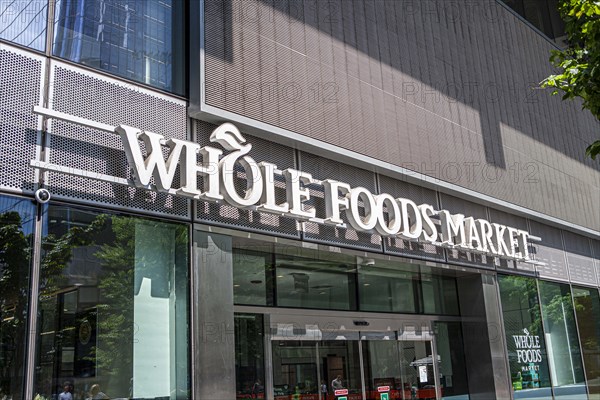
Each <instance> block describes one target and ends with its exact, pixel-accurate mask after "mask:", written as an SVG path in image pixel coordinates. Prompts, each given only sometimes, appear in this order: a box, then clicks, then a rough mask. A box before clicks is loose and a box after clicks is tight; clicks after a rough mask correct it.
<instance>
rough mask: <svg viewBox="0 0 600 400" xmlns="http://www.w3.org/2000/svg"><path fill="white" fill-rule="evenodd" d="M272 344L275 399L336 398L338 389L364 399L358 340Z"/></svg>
mask: <svg viewBox="0 0 600 400" xmlns="http://www.w3.org/2000/svg"><path fill="white" fill-rule="evenodd" d="M271 343H272V352H273V396H274V398H275V400H329V399H332V400H333V399H335V398H336V396H335V391H336V390H339V391H341V392H345V393H347V398H348V399H349V400H350V399H352V400H359V399H362V398H363V397H362V379H361V369H360V350H359V342H358V341H356V340H332V341H282V340H273V341H272V342H271ZM341 392H340V393H341Z"/></svg>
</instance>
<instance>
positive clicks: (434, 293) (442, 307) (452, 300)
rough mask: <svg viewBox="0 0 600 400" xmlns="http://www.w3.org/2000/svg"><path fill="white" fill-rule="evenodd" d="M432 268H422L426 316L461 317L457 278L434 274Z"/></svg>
mask: <svg viewBox="0 0 600 400" xmlns="http://www.w3.org/2000/svg"><path fill="white" fill-rule="evenodd" d="M432 271H433V269H432V268H431V267H426V266H421V287H422V290H423V311H424V312H425V314H442V315H459V313H460V310H459V306H458V291H457V288H456V278H455V277H453V276H446V275H437V274H432Z"/></svg>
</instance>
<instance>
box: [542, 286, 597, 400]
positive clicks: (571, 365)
mask: <svg viewBox="0 0 600 400" xmlns="http://www.w3.org/2000/svg"><path fill="white" fill-rule="evenodd" d="M539 290H540V302H541V305H542V318H543V320H544V332H545V339H546V344H547V347H548V364H549V365H550V376H551V380H552V386H553V387H554V397H555V398H564V399H573V400H576V399H587V395H586V388H585V379H584V376H583V366H582V362H581V351H580V349H579V339H578V336H577V327H576V325H575V315H574V314H573V301H572V299H571V289H570V287H569V285H563V284H560V283H554V282H547V281H539Z"/></svg>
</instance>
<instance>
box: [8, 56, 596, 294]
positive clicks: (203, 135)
mask: <svg viewBox="0 0 600 400" xmlns="http://www.w3.org/2000/svg"><path fill="white" fill-rule="evenodd" d="M0 60H1V61H2V63H0V70H1V71H2V74H0V84H1V87H2V90H3V93H4V94H5V95H4V96H2V98H1V99H0V102H1V105H2V106H1V109H0V111H1V115H0V118H1V119H0V121H1V123H2V125H1V129H2V135H1V136H0V146H1V148H2V152H1V153H0V169H1V171H2V178H1V179H2V181H1V182H0V187H1V188H2V189H3V190H5V191H24V192H32V191H33V190H34V189H35V188H36V186H35V170H34V169H33V168H32V167H30V166H29V162H30V160H32V159H36V157H38V154H37V152H38V147H39V146H40V144H41V143H40V142H39V140H40V139H39V137H40V134H39V132H40V129H41V118H38V117H37V116H35V115H34V114H32V112H31V109H32V107H33V106H34V105H39V104H43V103H42V89H43V83H42V82H43V79H42V77H43V76H44V70H43V67H44V65H45V64H44V58H43V57H41V56H37V55H32V54H30V53H27V52H23V51H21V50H18V49H14V48H11V47H10V46H5V45H2V46H1V47H0ZM49 68H50V84H49V87H48V90H49V95H50V97H49V99H48V100H49V107H50V108H52V109H54V110H56V111H61V112H65V113H68V114H72V115H75V116H78V117H83V118H87V119H91V120H95V121H98V122H102V123H106V124H111V125H117V124H128V125H131V126H135V127H138V128H140V129H143V130H150V131H153V132H157V133H160V134H163V135H165V136H166V137H167V138H168V137H177V138H180V139H189V137H188V136H192V137H193V138H195V140H196V141H197V142H198V143H200V144H201V145H207V144H209V140H208V139H209V136H210V134H211V132H212V131H213V129H214V128H215V127H216V126H215V125H213V124H210V123H207V122H203V121H198V120H192V125H191V126H192V135H188V134H187V133H186V132H187V116H186V108H185V103H184V102H183V101H181V100H177V99H171V98H169V97H166V96H164V95H161V94H157V93H154V92H151V91H149V90H146V89H141V88H139V87H137V86H135V85H131V84H127V83H124V82H121V81H118V80H114V79H110V78H107V77H105V76H102V75H100V74H96V73H92V72H89V71H87V70H84V69H81V68H78V67H74V66H71V65H67V64H65V63H61V62H55V61H53V62H52V63H51V65H50V67H49ZM247 138H248V140H249V141H250V143H252V145H253V150H252V152H251V153H250V156H252V157H253V158H254V159H255V160H256V161H257V162H260V161H269V162H271V163H274V164H276V165H277V166H278V168H279V169H281V170H284V169H286V168H295V169H299V170H302V171H305V172H309V173H311V174H312V175H313V177H314V178H315V179H320V180H322V179H328V178H329V179H335V180H339V181H342V182H347V183H348V184H350V185H351V186H352V187H359V186H362V187H365V188H367V189H368V190H370V191H371V192H372V193H373V194H378V193H389V194H391V195H393V196H395V197H405V198H409V199H412V200H413V201H415V202H416V203H417V204H422V203H428V204H431V205H433V206H434V207H436V208H444V209H448V210H450V211H451V212H453V213H459V212H460V213H463V214H465V215H470V216H474V217H476V218H486V219H488V220H489V221H490V222H497V223H502V224H507V225H510V226H513V227H516V228H519V229H527V230H529V231H530V232H531V234H532V235H535V236H539V237H541V238H542V242H541V243H536V244H533V245H531V246H530V252H531V254H532V255H533V257H534V258H535V259H536V260H538V261H541V262H544V263H546V265H542V266H537V267H533V266H531V265H530V264H523V263H515V262H507V261H502V260H500V261H497V262H496V265H494V264H493V263H492V262H491V261H490V260H486V262H483V260H484V259H488V258H489V257H484V256H479V255H472V254H467V253H462V252H458V251H455V250H451V251H448V262H450V263H454V264H460V265H464V266H468V267H476V268H481V267H483V268H496V269H497V270H499V271H506V272H511V273H517V274H530V275H531V274H536V275H538V276H540V277H545V278H551V279H554V280H561V281H569V280H570V281H571V282H573V283H576V284H580V285H587V286H595V285H597V284H598V282H600V242H599V241H598V240H590V239H589V238H587V237H583V236H579V235H576V234H573V233H570V232H567V231H564V230H560V229H558V228H555V227H550V226H548V225H545V224H542V223H539V222H535V221H532V220H526V219H525V218H524V217H518V216H515V215H511V214H509V213H507V212H503V211H498V210H494V209H488V208H486V207H485V206H483V205H480V204H475V203H472V202H468V201H465V200H463V199H459V198H456V197H452V196H448V195H446V194H440V193H436V192H435V191H433V190H430V189H426V188H422V187H419V186H415V185H413V184H409V183H407V182H404V181H400V180H395V179H392V178H389V177H387V176H381V175H377V174H375V173H373V172H370V171H366V170H363V169H360V168H357V167H355V166H351V165H348V164H343V163H341V162H337V161H332V160H329V159H326V158H324V157H320V156H316V155H313V154H309V153H306V152H299V153H297V152H296V151H295V150H294V149H292V148H290V147H286V146H283V145H280V144H277V143H273V142H269V141H267V140H264V139H262V138H260V137H256V136H252V137H247ZM46 139H47V142H46V149H47V151H46V160H47V161H49V162H52V163H55V164H58V165H64V166H70V167H74V168H79V169H83V170H88V171H92V172H98V173H102V174H107V175H114V176H117V177H130V171H129V168H128V166H127V161H126V157H125V154H124V152H123V149H122V145H121V141H120V139H119V138H118V136H117V135H114V134H108V133H103V132H99V131H95V130H93V129H89V128H83V127H80V126H76V125H73V124H69V123H66V122H60V121H56V120H50V121H49V124H48V135H46ZM165 151H166V150H165ZM237 174H238V179H237V182H236V184H237V185H238V191H239V192H241V191H242V190H243V189H244V187H243V182H244V181H243V179H244V178H245V175H244V172H243V171H237ZM46 175H47V176H46V181H45V184H46V187H47V188H48V189H49V190H50V192H51V193H52V195H53V198H55V199H63V200H72V201H75V202H79V203H86V204H90V205H95V206H100V207H103V206H106V207H111V208H117V209H123V210H129V211H137V212H142V213H147V214H153V215H162V216H166V217H171V218H177V219H183V218H186V219H187V218H190V217H191V216H190V212H189V210H190V208H192V207H191V205H190V202H189V201H188V200H186V199H181V198H174V197H172V196H168V195H165V194H158V193H155V192H151V191H146V190H138V189H135V188H132V187H125V186H121V185H116V184H109V183H104V182H99V181H96V180H92V179H86V178H80V177H73V176H69V175H65V174H60V173H55V172H52V173H48V174H46ZM176 179H178V178H177V177H176ZM309 189H310V193H311V197H312V198H311V201H310V202H308V204H307V205H308V206H314V207H315V208H316V209H317V210H319V211H318V214H317V217H320V218H323V217H324V215H323V214H322V213H323V212H324V209H325V207H324V203H323V196H324V193H323V190H322V187H321V186H319V185H312V186H310V187H309ZM276 196H277V200H278V202H284V201H285V189H284V181H283V179H281V178H278V180H277V182H276ZM438 197H439V198H440V199H441V204H438ZM192 205H193V209H194V211H195V220H196V221H198V222H202V223H207V224H216V225H221V226H227V227H231V228H233V229H242V230H250V231H257V232H262V233H266V234H271V235H275V236H284V237H290V238H296V239H304V240H306V241H310V242H318V243H324V244H330V245H333V246H340V247H346V248H354V249H358V250H368V251H374V252H384V253H387V254H391V255H400V256H409V257H417V258H423V259H430V260H434V261H444V251H443V250H441V249H439V248H435V247H433V246H431V245H425V244H418V243H413V242H405V241H402V240H392V239H386V240H385V243H383V242H382V238H381V237H380V236H379V235H377V234H370V233H359V232H356V231H355V230H353V229H352V228H351V227H349V225H348V227H347V228H337V227H328V226H324V225H321V224H316V223H305V226H304V227H302V226H300V224H299V223H298V222H296V221H295V220H294V219H293V218H287V217H281V216H277V215H272V214H267V213H261V212H256V211H248V210H239V209H236V208H234V207H231V206H227V205H223V204H212V203H207V202H200V201H199V202H194V203H193V204H192ZM341 215H342V217H343V218H345V216H344V212H342V213H341Z"/></svg>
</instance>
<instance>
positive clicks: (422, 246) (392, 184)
mask: <svg viewBox="0 0 600 400" xmlns="http://www.w3.org/2000/svg"><path fill="white" fill-rule="evenodd" d="M379 189H380V192H381V193H389V194H391V195H392V196H394V197H395V198H398V197H402V198H407V199H410V200H412V201H414V202H415V203H417V204H429V205H432V206H433V207H434V208H435V209H436V210H437V209H439V204H438V199H437V193H436V192H435V191H434V190H430V189H425V188H422V187H420V186H415V185H412V184H410V183H407V182H403V181H399V180H394V179H391V178H388V177H387V176H381V175H380V176H379ZM385 251H386V252H387V253H390V254H397V255H405V256H412V257H419V258H426V259H433V260H438V261H445V259H446V257H445V254H444V249H443V248H441V247H436V246H434V245H432V244H428V243H419V242H412V241H408V240H403V239H400V238H386V239H385Z"/></svg>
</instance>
